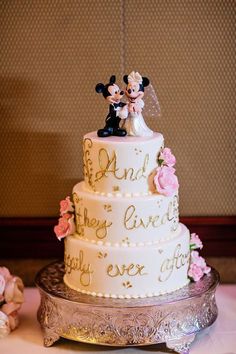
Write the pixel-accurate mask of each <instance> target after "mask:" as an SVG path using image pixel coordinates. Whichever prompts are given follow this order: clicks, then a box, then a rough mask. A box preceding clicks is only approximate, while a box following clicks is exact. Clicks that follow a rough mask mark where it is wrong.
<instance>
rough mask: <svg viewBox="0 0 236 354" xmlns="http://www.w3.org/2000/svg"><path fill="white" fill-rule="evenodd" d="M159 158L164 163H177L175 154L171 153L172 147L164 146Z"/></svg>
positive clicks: (172, 164)
mask: <svg viewBox="0 0 236 354" xmlns="http://www.w3.org/2000/svg"><path fill="white" fill-rule="evenodd" d="M159 160H163V164H164V165H166V166H169V167H172V166H174V165H175V163H176V158H175V156H174V155H173V154H172V153H171V149H169V148H164V149H163V150H162V152H161V153H160V156H159Z"/></svg>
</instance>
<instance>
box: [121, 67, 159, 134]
mask: <svg viewBox="0 0 236 354" xmlns="http://www.w3.org/2000/svg"><path fill="white" fill-rule="evenodd" d="M123 80H124V82H125V83H126V85H127V86H126V90H125V95H126V97H127V99H128V103H127V106H125V108H124V109H123V111H125V110H126V111H127V114H126V116H127V118H126V119H124V121H123V122H124V123H123V125H122V128H124V129H126V131H127V134H128V135H132V136H147V137H148V136H152V135H153V131H152V130H151V129H149V128H148V126H147V125H146V123H145V121H144V119H143V116H142V109H143V107H144V102H143V100H142V98H143V96H144V87H146V86H148V85H149V79H148V78H147V77H142V76H141V75H140V74H139V73H138V72H135V71H132V72H131V73H130V74H129V75H125V76H124V77H123ZM123 116H124V118H125V112H123Z"/></svg>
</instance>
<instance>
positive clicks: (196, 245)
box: [188, 233, 211, 281]
mask: <svg viewBox="0 0 236 354" xmlns="http://www.w3.org/2000/svg"><path fill="white" fill-rule="evenodd" d="M202 247H203V244H202V241H201V240H200V238H199V236H198V235H197V234H195V233H193V234H191V237H190V251H191V254H190V255H191V258H190V266H189V270H188V276H189V277H190V279H192V280H193V281H199V280H200V279H201V278H202V277H203V275H204V274H208V273H209V272H210V271H211V268H210V267H208V266H207V264H206V261H205V259H204V258H203V257H201V256H200V255H199V252H198V251H195V250H196V249H202Z"/></svg>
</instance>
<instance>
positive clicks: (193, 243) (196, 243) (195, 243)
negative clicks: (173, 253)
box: [190, 233, 203, 250]
mask: <svg viewBox="0 0 236 354" xmlns="http://www.w3.org/2000/svg"><path fill="white" fill-rule="evenodd" d="M202 247H203V244H202V241H201V240H200V238H199V236H198V235H197V234H195V233H193V234H191V237H190V248H191V249H192V250H194V249H198V248H200V249H202Z"/></svg>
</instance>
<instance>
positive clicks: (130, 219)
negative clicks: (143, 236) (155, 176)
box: [124, 202, 173, 230]
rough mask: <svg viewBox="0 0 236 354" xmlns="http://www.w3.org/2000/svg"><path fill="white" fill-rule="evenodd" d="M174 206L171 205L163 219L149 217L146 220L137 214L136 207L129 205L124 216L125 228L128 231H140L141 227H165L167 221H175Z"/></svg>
mask: <svg viewBox="0 0 236 354" xmlns="http://www.w3.org/2000/svg"><path fill="white" fill-rule="evenodd" d="M172 209H173V204H172V202H170V203H169V206H168V210H167V213H166V214H164V215H163V216H162V217H161V216H160V215H149V216H148V217H147V218H146V219H144V217H141V216H139V215H138V214H137V212H136V207H135V206H134V205H129V206H128V208H127V209H126V211H125V214H124V226H125V228H126V229H127V230H133V229H138V228H140V227H142V228H144V229H147V228H149V227H153V228H157V227H160V226H161V225H164V224H165V223H166V222H167V221H171V220H172V219H173V216H172V214H173V211H172Z"/></svg>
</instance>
